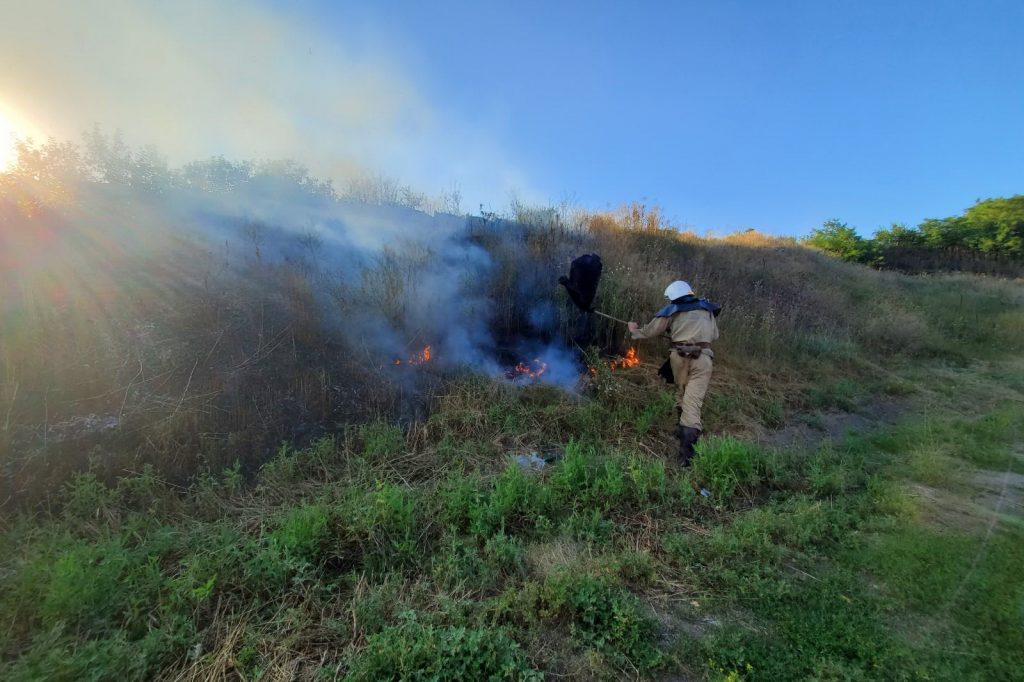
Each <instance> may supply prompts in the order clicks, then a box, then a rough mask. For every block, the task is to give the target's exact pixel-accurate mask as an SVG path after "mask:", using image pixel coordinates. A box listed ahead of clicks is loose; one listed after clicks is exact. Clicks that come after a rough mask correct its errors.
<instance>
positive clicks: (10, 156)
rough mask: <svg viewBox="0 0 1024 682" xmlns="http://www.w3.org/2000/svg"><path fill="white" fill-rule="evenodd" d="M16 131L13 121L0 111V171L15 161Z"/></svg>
mask: <svg viewBox="0 0 1024 682" xmlns="http://www.w3.org/2000/svg"><path fill="white" fill-rule="evenodd" d="M15 134H16V131H15V130H14V126H13V125H12V124H11V122H10V121H9V120H8V119H7V117H6V116H4V114H3V112H0V173H3V172H4V171H5V170H7V169H8V168H10V167H11V165H12V164H13V163H14V136H15Z"/></svg>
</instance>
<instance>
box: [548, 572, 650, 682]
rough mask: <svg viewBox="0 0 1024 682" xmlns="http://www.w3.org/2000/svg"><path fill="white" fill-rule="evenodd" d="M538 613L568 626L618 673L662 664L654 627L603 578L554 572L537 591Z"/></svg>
mask: <svg viewBox="0 0 1024 682" xmlns="http://www.w3.org/2000/svg"><path fill="white" fill-rule="evenodd" d="M539 606H540V608H541V612H542V614H543V615H545V616H546V617H549V618H564V619H567V620H568V621H569V624H570V625H569V627H570V633H571V634H572V636H573V637H574V638H575V639H577V640H578V641H580V642H581V643H582V644H585V645H586V646H589V647H592V648H593V649H595V650H596V651H598V652H600V653H601V654H603V655H604V656H607V657H608V659H609V660H610V661H611V662H612V663H613V664H614V665H615V666H616V667H618V668H620V669H628V668H629V667H630V666H632V667H634V668H636V669H637V670H640V671H642V672H649V671H651V670H653V669H655V668H657V667H659V666H660V665H661V664H662V662H663V657H662V654H661V652H660V651H658V649H657V648H656V647H655V646H654V643H653V642H654V640H655V638H656V630H655V626H654V623H653V622H652V621H651V620H650V619H649V618H648V617H647V616H646V615H645V614H644V613H643V610H642V608H641V606H640V603H639V602H638V601H637V599H636V598H635V597H634V596H633V595H631V594H630V593H628V592H626V591H625V590H622V589H621V588H618V587H615V586H614V585H613V584H612V583H611V581H610V580H609V579H608V578H604V577H597V576H592V575H587V574H573V573H569V572H561V573H558V574H556V575H554V576H552V577H551V578H549V579H548V580H547V581H546V582H545V583H544V585H543V587H542V590H541V603H540V605H539Z"/></svg>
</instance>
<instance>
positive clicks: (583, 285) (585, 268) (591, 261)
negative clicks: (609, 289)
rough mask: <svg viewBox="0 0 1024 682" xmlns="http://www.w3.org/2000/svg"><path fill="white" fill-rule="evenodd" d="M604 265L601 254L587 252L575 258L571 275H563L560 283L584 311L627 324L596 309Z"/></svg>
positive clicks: (559, 280) (570, 297) (570, 267)
mask: <svg viewBox="0 0 1024 682" xmlns="http://www.w3.org/2000/svg"><path fill="white" fill-rule="evenodd" d="M602 267H603V266H602V265H601V257H600V256H598V255H597V254H596V253H588V254H585V255H583V256H580V257H579V258H576V259H575V260H573V262H572V264H571V265H570V266H569V276H568V277H566V276H565V275H562V276H561V277H559V278H558V283H559V284H561V285H562V286H563V287H565V291H566V293H567V294H569V299H570V300H571V301H572V302H573V303H575V304H576V307H577V308H579V309H580V310H582V311H583V312H585V313H594V314H595V315H600V316H601V317H605V318H607V319H609V320H614V321H615V322H621V323H622V324H627V322H626V321H625V320H620V319H619V318H617V317H612V316H611V315H608V314H607V313H602V312H601V311H600V310H595V309H594V306H593V303H594V296H596V295H597V283H598V282H599V281H600V280H601V269H602Z"/></svg>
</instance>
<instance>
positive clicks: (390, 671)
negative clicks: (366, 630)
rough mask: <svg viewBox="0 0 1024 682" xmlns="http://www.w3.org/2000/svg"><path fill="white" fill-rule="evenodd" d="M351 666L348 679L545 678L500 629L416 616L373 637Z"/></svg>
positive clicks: (354, 658) (521, 679) (354, 657)
mask: <svg viewBox="0 0 1024 682" xmlns="http://www.w3.org/2000/svg"><path fill="white" fill-rule="evenodd" d="M350 665H351V667H350V670H349V673H348V676H347V678H346V679H350V680H373V681H376V680H452V681H454V680H460V681H461V680H465V681H469V680H516V681H520V682H526V681H528V680H541V679H543V676H542V675H541V674H540V673H539V672H538V671H536V670H534V669H533V668H531V667H530V665H529V663H528V662H527V660H526V657H525V655H524V654H523V652H522V650H521V649H520V647H519V644H518V643H516V642H515V640H513V639H512V638H511V637H509V635H508V633H507V632H506V631H504V630H501V629H495V628H467V627H463V626H447V627H441V626H433V625H426V624H423V623H420V622H419V621H417V620H416V618H415V616H414V615H410V616H407V617H406V619H405V622H404V623H401V624H400V625H394V626H390V627H387V628H385V629H384V630H382V631H381V632H379V633H377V634H374V635H371V636H370V638H369V640H368V641H367V644H366V648H365V649H363V650H362V651H360V652H358V653H356V654H355V655H354V656H353V657H352V659H351V664H350Z"/></svg>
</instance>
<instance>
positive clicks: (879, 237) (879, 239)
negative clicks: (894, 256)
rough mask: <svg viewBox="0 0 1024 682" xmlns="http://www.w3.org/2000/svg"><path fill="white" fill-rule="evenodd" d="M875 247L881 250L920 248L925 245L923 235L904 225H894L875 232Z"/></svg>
mask: <svg viewBox="0 0 1024 682" xmlns="http://www.w3.org/2000/svg"><path fill="white" fill-rule="evenodd" d="M874 242H875V246H876V247H877V248H880V249H888V248H893V247H906V246H920V245H921V244H922V243H923V237H922V236H921V233H920V232H919V231H918V230H916V229H915V228H913V227H908V226H906V225H904V224H903V223H893V224H892V225H890V226H889V227H888V229H886V228H882V229H880V230H878V231H877V232H875V237H874Z"/></svg>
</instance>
